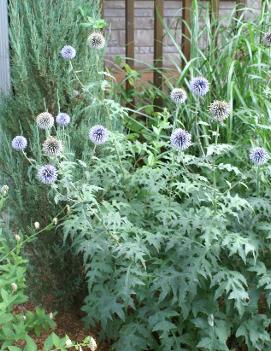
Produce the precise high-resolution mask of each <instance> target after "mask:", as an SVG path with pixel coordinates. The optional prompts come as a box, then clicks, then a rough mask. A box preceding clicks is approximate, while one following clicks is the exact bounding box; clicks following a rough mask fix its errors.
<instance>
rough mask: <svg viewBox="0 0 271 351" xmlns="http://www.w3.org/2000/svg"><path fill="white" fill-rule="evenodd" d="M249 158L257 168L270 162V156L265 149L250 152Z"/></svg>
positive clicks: (254, 149) (259, 148) (255, 149)
mask: <svg viewBox="0 0 271 351" xmlns="http://www.w3.org/2000/svg"><path fill="white" fill-rule="evenodd" d="M249 158H250V161H251V162H252V163H254V164H255V165H256V166H261V165H264V164H265V163H266V162H267V161H268V159H269V155H268V152H267V151H266V150H265V149H264V148H263V147H255V148H253V149H251V150H250V153H249Z"/></svg>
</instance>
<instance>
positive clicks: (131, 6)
mask: <svg viewBox="0 0 271 351" xmlns="http://www.w3.org/2000/svg"><path fill="white" fill-rule="evenodd" d="M134 27H135V1H134V0H125V52H126V63H127V64H128V65H129V66H130V67H131V68H134V58H135V46H134ZM129 89H131V85H130V83H129V81H128V79H127V80H126V90H129ZM129 105H131V106H132V105H133V103H131V104H129Z"/></svg>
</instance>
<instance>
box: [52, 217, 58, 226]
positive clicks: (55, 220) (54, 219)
mask: <svg viewBox="0 0 271 351" xmlns="http://www.w3.org/2000/svg"><path fill="white" fill-rule="evenodd" d="M57 223H58V220H57V218H56V217H55V218H53V224H54V225H57Z"/></svg>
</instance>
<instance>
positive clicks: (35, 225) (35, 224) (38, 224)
mask: <svg viewBox="0 0 271 351" xmlns="http://www.w3.org/2000/svg"><path fill="white" fill-rule="evenodd" d="M34 227H35V229H37V230H38V229H40V223H39V222H35V223H34Z"/></svg>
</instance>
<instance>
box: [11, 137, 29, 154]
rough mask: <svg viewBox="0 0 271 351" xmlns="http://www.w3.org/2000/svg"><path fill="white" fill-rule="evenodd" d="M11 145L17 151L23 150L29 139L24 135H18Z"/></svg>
mask: <svg viewBox="0 0 271 351" xmlns="http://www.w3.org/2000/svg"><path fill="white" fill-rule="evenodd" d="M11 146H12V148H13V149H14V150H16V151H22V150H24V149H25V148H26V147H27V140H26V138H25V137H23V136H22V135H17V136H16V137H15V138H13V139H12V142H11Z"/></svg>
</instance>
